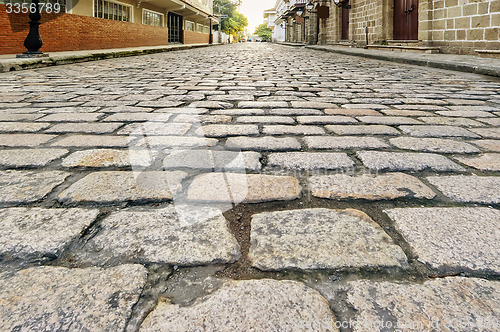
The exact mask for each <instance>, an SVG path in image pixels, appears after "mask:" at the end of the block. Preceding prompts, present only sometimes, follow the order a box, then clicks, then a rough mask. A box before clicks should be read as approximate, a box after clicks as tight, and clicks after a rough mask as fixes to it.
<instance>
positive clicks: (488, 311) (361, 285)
mask: <svg viewBox="0 0 500 332" xmlns="http://www.w3.org/2000/svg"><path fill="white" fill-rule="evenodd" d="M349 286H350V289H349V291H348V293H347V302H348V305H349V306H350V307H352V308H354V310H356V316H355V318H354V319H353V322H354V324H356V323H357V324H356V325H353V329H352V331H354V332H361V331H363V332H364V331H373V332H382V331H395V330H396V329H397V330H399V329H400V328H401V327H404V328H403V330H404V331H415V332H417V331H485V332H496V331H498V317H499V316H500V309H499V308H500V295H499V294H500V283H499V282H498V281H488V280H484V279H476V278H460V277H453V278H439V279H433V280H428V281H426V282H424V283H423V284H420V283H412V284H410V283H406V282H401V283H396V282H388V281H382V282H377V281H367V280H360V281H354V282H350V283H349ZM343 323H344V324H345V325H346V326H349V323H350V321H349V320H346V321H345V322H343ZM387 327H389V328H387Z"/></svg>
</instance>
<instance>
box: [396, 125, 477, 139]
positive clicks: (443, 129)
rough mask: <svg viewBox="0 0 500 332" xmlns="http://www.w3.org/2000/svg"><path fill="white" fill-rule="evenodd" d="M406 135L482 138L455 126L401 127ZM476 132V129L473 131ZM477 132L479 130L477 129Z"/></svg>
mask: <svg viewBox="0 0 500 332" xmlns="http://www.w3.org/2000/svg"><path fill="white" fill-rule="evenodd" d="M399 129H401V130H402V131H403V132H404V133H406V134H410V135H411V136H416V137H467V138H481V136H479V135H477V134H475V133H472V132H470V131H469V130H467V129H465V128H461V127H455V126H437V125H436V126H430V125H429V126H423V125H422V126H399ZM471 130H474V129H471ZM475 130H477V129H475Z"/></svg>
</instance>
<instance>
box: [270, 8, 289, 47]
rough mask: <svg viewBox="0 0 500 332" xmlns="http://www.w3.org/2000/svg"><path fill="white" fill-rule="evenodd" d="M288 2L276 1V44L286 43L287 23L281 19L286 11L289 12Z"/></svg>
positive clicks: (274, 32)
mask: <svg viewBox="0 0 500 332" xmlns="http://www.w3.org/2000/svg"><path fill="white" fill-rule="evenodd" d="M287 2H288V1H285V0H276V4H275V5H274V8H275V12H274V30H273V41H274V42H284V41H285V24H286V21H285V20H283V19H282V18H281V17H282V15H283V13H284V12H285V11H287V10H288V4H287Z"/></svg>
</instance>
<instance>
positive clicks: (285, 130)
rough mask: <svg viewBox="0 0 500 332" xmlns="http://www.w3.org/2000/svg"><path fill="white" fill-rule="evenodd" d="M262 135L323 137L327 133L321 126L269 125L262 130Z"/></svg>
mask: <svg viewBox="0 0 500 332" xmlns="http://www.w3.org/2000/svg"><path fill="white" fill-rule="evenodd" d="M262 133H263V134H266V135H321V134H324V133H325V130H324V129H323V128H321V127H319V126H303V125H297V126H283V125H268V126H264V127H263V128H262Z"/></svg>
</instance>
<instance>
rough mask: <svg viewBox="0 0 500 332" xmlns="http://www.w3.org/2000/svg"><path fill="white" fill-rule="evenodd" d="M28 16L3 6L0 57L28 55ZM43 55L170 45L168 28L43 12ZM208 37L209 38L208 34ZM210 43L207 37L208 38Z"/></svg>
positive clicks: (0, 12) (0, 6) (0, 25)
mask: <svg viewBox="0 0 500 332" xmlns="http://www.w3.org/2000/svg"><path fill="white" fill-rule="evenodd" d="M28 22H29V18H28V15H27V14H7V13H6V12H5V6H4V5H0V54H15V53H21V52H25V51H26V49H25V48H24V46H23V43H24V39H25V38H26V35H27V34H28V30H29V28H28V27H29V24H28ZM41 23H42V24H41V25H40V35H41V36H42V39H43V43H44V45H43V47H42V49H41V51H43V52H57V51H78V50H95V49H108V48H123V47H134V46H158V45H167V44H168V29H167V28H162V27H153V26H148V25H142V24H134V23H128V22H118V21H112V20H105V19H100V18H95V17H88V16H80V15H73V14H46V13H42V20H41ZM207 36H208V35H207ZM207 42H208V37H207Z"/></svg>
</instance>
